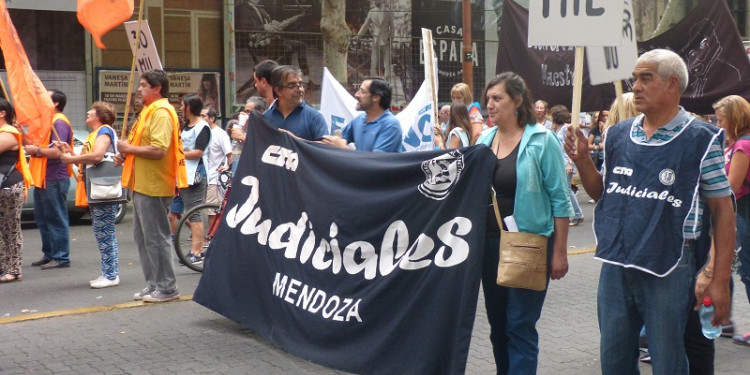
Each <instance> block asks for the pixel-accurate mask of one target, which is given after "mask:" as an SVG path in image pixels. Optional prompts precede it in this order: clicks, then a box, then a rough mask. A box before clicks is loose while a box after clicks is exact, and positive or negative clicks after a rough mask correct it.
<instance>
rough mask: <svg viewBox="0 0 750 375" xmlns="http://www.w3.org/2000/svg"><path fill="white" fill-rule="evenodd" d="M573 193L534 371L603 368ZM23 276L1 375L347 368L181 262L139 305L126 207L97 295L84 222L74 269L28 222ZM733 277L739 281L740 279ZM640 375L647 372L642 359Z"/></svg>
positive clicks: (742, 369)
mask: <svg viewBox="0 0 750 375" xmlns="http://www.w3.org/2000/svg"><path fill="white" fill-rule="evenodd" d="M579 199H580V200H581V201H582V203H581V206H582V208H583V210H584V214H585V217H586V221H584V223H583V224H582V225H581V226H578V227H574V228H571V232H570V239H569V246H570V248H569V249H570V251H571V256H570V272H569V274H568V275H567V276H566V277H565V278H564V279H563V280H561V281H556V282H553V283H551V284H550V289H549V293H548V296H547V301H546V303H545V307H544V311H543V313H542V318H541V319H540V321H539V323H538V329H539V333H540V356H539V373H540V374H556V375H560V374H599V373H600V370H599V362H598V361H599V353H598V348H599V332H598V325H597V320H596V285H597V283H598V278H599V268H600V263H599V262H598V261H596V260H594V259H593V254H592V253H591V250H592V249H593V246H594V238H593V235H592V230H591V217H592V210H593V204H588V203H586V201H587V199H588V198H587V197H585V196H584V195H582V194H581V196H580V197H579ZM23 234H24V241H25V244H24V252H25V253H24V260H23V264H24V269H23V277H24V279H23V281H22V282H18V283H11V284H4V285H0V374H102V373H106V374H198V373H212V374H264V375H265V374H342V373H343V372H340V371H336V370H332V369H329V368H326V367H323V366H320V365H317V364H314V363H311V362H308V361H306V360H304V359H301V358H298V357H295V356H293V355H290V354H288V353H286V352H284V351H283V350H281V349H279V348H277V347H275V346H273V345H272V344H270V343H269V342H267V341H266V340H265V339H263V338H261V337H259V336H257V335H255V334H254V333H252V332H249V331H247V330H245V329H244V328H242V327H241V326H239V325H238V324H236V323H234V322H232V321H230V320H228V319H226V318H224V317H223V316H221V315H218V314H216V313H214V312H212V311H210V310H208V309H205V308H203V307H202V306H200V305H198V304H196V303H194V302H192V301H191V300H190V297H191V295H192V293H193V291H194V290H195V287H196V286H197V284H198V281H199V278H200V274H198V273H195V272H192V271H190V270H188V269H186V268H185V267H180V266H177V267H176V271H177V279H178V285H179V287H180V291H181V293H182V295H183V297H182V299H181V300H180V301H179V302H170V303H166V304H157V305H144V304H143V303H141V302H134V301H132V295H133V293H135V292H136V291H138V290H140V289H141V288H142V287H143V286H144V282H143V276H142V273H141V269H140V262H139V259H138V255H137V252H136V250H135V246H134V243H133V239H132V238H133V237H132V212H131V213H129V214H128V216H127V217H126V218H125V220H124V221H123V222H122V223H121V224H119V225H118V226H117V236H118V241H119V245H120V275H121V276H120V277H121V284H120V285H119V286H117V287H113V288H107V289H99V290H94V289H90V288H89V287H88V281H89V280H91V279H93V278H94V277H96V276H97V275H98V272H99V253H98V250H97V248H96V244H95V241H94V238H93V233H92V231H91V227H90V225H89V224H87V223H85V222H84V223H79V224H76V225H74V226H72V227H71V247H72V250H71V259H72V267H71V268H67V269H53V270H44V271H42V270H40V269H39V268H37V267H31V266H30V264H31V262H32V261H35V260H37V259H38V258H39V257H40V256H41V252H40V250H39V242H40V241H39V233H38V231H37V230H36V229H35V228H34V227H33V226H27V227H26V228H25V229H24V233H23ZM735 280H736V282H739V281H738V280H737V279H735ZM738 285H740V288H737V289H738V290H736V291H735V306H734V320H735V323H736V324H737V326H738V328H739V330H740V331H743V332H744V331H748V330H750V304H748V303H747V299H746V297H745V296H744V288H742V287H741V285H742V284H741V283H740V284H738ZM479 298H480V300H479V304H478V309H477V318H476V321H475V325H474V331H473V337H472V342H471V347H470V351H469V359H468V363H467V369H466V373H467V374H490V373H494V359H493V357H492V352H491V345H490V343H489V338H488V336H489V326H488V324H487V319H486V316H485V314H484V308H483V306H484V301H483V298H482V297H481V293H480V297H479ZM748 351H750V347H744V346H739V345H735V344H732V343H731V340H729V339H725V338H722V339H719V340H717V364H716V369H717V374H744V373H747V370H746V369H747V368H750V356H749V355H748ZM641 369H642V373H644V374H650V373H651V371H650V367H649V366H648V365H641Z"/></svg>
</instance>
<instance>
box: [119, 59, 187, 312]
mask: <svg viewBox="0 0 750 375" xmlns="http://www.w3.org/2000/svg"><path fill="white" fill-rule="evenodd" d="M138 94H139V95H141V97H142V98H143V105H144V106H145V107H144V108H143V110H142V111H141V113H140V115H139V116H138V120H137V121H136V123H135V124H133V129H131V130H130V133H129V136H128V140H127V141H124V140H119V141H117V149H118V151H119V152H120V153H119V154H117V156H116V157H115V165H120V164H121V165H123V170H122V184H123V186H124V187H127V188H129V189H130V190H131V191H132V192H133V236H134V237H135V242H136V245H137V246H138V255H139V257H140V259H141V267H142V268H143V276H144V278H145V279H146V287H145V288H143V290H141V291H139V292H137V293H135V294H134V295H133V299H135V300H143V301H144V302H165V301H170V300H174V299H177V298H179V297H180V292H179V290H178V288H177V280H176V279H175V275H174V267H173V264H172V247H171V246H170V243H169V220H168V219H167V213H168V211H169V204H170V203H171V202H172V196H173V195H174V189H175V187H178V188H183V187H187V175H186V172H185V157H184V151H183V150H182V143H181V142H180V140H179V136H180V129H179V124H180V122H179V119H178V118H177V113H176V112H175V110H174V107H173V106H172V105H171V104H169V101H168V100H167V96H168V95H169V80H168V79H167V73H166V72H165V71H163V70H161V69H152V70H149V71H147V72H145V73H143V74H142V75H141V79H140V82H139V85H138Z"/></svg>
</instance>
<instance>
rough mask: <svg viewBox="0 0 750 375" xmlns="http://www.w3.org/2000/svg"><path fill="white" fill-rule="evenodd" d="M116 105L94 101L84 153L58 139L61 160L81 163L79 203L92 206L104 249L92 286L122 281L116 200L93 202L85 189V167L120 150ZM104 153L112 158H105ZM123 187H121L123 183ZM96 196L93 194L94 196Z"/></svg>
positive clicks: (77, 198)
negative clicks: (116, 230)
mask: <svg viewBox="0 0 750 375" xmlns="http://www.w3.org/2000/svg"><path fill="white" fill-rule="evenodd" d="M115 116H116V115H115V108H114V106H113V105H112V104H110V103H106V102H94V104H92V105H91V109H89V110H88V112H86V125H88V126H89V127H90V128H91V133H89V136H88V137H87V138H86V142H85V143H84V144H83V148H82V149H81V154H80V155H76V154H75V153H74V151H73V150H72V149H70V145H68V144H67V143H55V144H56V146H58V147H60V148H61V150H62V151H63V155H62V156H61V157H60V160H61V161H62V162H63V163H66V164H70V163H80V164H79V167H78V171H79V173H78V176H77V178H78V183H77V184H76V206H80V207H85V206H89V210H90V212H91V225H92V227H93V230H94V237H96V243H97V245H98V246H99V253H101V258H102V266H101V274H100V275H99V277H97V278H96V279H94V280H91V281H89V286H90V287H91V288H94V289H99V288H107V287H111V286H117V285H119V284H120V276H119V264H118V252H119V251H118V247H117V237H116V236H115V217H116V216H117V207H118V206H119V205H120V203H119V202H117V203H107V202H104V203H94V202H93V201H92V202H89V200H88V197H87V196H88V195H90V193H91V192H88V191H87V190H86V185H87V184H86V178H85V173H86V172H85V171H86V170H87V169H88V168H90V167H92V166H94V165H97V164H99V163H102V162H111V158H112V157H113V156H114V155H116V154H117V150H116V149H115V145H117V133H116V132H115V130H114V129H113V128H112V126H111V125H112V124H113V123H114V122H115ZM105 156H107V157H108V158H109V161H104V159H105ZM120 190H122V187H121V185H120ZM92 199H93V198H92Z"/></svg>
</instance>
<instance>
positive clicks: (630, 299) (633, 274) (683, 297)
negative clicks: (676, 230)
mask: <svg viewBox="0 0 750 375" xmlns="http://www.w3.org/2000/svg"><path fill="white" fill-rule="evenodd" d="M693 247H694V246H693V244H692V242H686V244H685V245H683V248H682V259H680V262H679V264H678V266H677V267H676V268H675V269H674V270H673V271H672V272H671V273H670V274H669V275H667V276H665V277H656V276H654V275H651V274H649V273H646V272H643V271H640V270H637V269H634V268H624V267H621V266H619V265H614V264H609V263H604V264H603V265H602V270H601V274H600V277H599V291H598V296H597V301H598V309H597V310H598V315H599V330H600V332H601V343H600V355H601V361H602V362H601V365H602V374H604V375H609V374H623V375H629V374H638V373H639V371H638V336H639V332H640V330H641V327H642V326H643V325H644V323H645V326H646V332H648V350H649V353H650V354H651V359H652V364H653V373H654V375H680V374H687V373H688V362H687V357H686V356H685V344H684V342H683V338H684V336H685V326H686V324H687V318H688V312H689V310H690V308H691V307H692V306H691V305H690V300H691V298H690V297H691V295H693V290H692V286H693V277H694V275H695V272H694V271H695V269H694V260H693V251H694V250H693Z"/></svg>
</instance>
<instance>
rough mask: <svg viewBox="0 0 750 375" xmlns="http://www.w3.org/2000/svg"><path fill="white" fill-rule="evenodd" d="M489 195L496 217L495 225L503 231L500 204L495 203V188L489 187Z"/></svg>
mask: <svg viewBox="0 0 750 375" xmlns="http://www.w3.org/2000/svg"><path fill="white" fill-rule="evenodd" d="M490 191H491V192H490V195H492V208H493V209H494V210H495V218H496V219H497V226H498V227H500V231H502V232H504V231H505V229H503V219H502V216H501V215H500V205H499V204H497V198H496V197H495V195H496V193H495V188H494V187H492V188H490Z"/></svg>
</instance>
